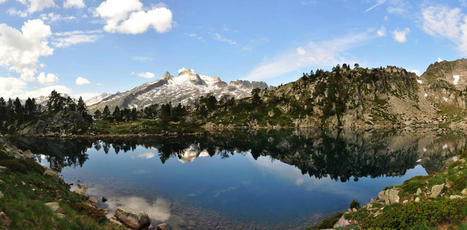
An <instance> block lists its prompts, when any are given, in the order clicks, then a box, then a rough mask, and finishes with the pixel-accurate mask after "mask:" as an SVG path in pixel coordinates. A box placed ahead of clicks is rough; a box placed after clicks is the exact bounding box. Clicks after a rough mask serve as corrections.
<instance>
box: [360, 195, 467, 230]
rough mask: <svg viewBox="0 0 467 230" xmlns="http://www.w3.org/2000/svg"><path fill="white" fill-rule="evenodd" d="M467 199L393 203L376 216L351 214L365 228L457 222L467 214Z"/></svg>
mask: <svg viewBox="0 0 467 230" xmlns="http://www.w3.org/2000/svg"><path fill="white" fill-rule="evenodd" d="M465 207H467V199H466V198H463V199H442V200H433V201H431V202H418V203H415V202H414V203H412V202H411V203H407V204H405V205H401V204H393V205H390V206H386V207H385V209H384V211H383V213H382V214H381V215H378V216H376V217H374V216H373V215H369V214H366V213H362V212H358V213H354V214H351V215H352V217H353V218H354V219H355V220H357V221H358V222H359V223H360V226H361V227H362V228H363V229H368V228H382V229H387V228H388V229H410V228H414V227H416V226H420V225H426V226H437V225H439V224H443V223H453V224H457V223H459V222H460V221H462V220H463V219H464V218H465V216H466V214H467V213H466V210H465Z"/></svg>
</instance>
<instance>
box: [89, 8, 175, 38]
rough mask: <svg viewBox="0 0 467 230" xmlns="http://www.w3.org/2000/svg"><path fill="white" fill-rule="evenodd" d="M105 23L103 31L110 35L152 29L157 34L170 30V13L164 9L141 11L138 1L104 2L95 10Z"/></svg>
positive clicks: (137, 32)
mask: <svg viewBox="0 0 467 230" xmlns="http://www.w3.org/2000/svg"><path fill="white" fill-rule="evenodd" d="M96 15H97V16H100V17H101V18H103V19H104V20H105V22H106V25H105V26H104V30H105V31H107V32H111V33H124V34H140V33H144V32H146V31H147V30H148V29H149V28H151V27H152V28H153V29H154V30H155V31H157V32H159V33H164V32H167V31H169V30H171V29H172V11H170V10H169V9H168V8H166V7H163V6H161V7H158V6H156V7H153V8H152V9H150V10H147V11H146V10H143V4H142V3H141V2H140V1H139V0H106V1H104V2H102V3H101V4H100V5H99V7H97V9H96Z"/></svg>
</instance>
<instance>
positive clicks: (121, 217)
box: [115, 208, 151, 230]
mask: <svg viewBox="0 0 467 230" xmlns="http://www.w3.org/2000/svg"><path fill="white" fill-rule="evenodd" d="M115 218H116V219H117V220H118V221H120V222H121V223H123V224H124V225H125V226H127V227H129V228H131V229H135V230H143V229H148V228H149V226H150V225H151V220H150V219H149V216H148V215H147V214H144V213H138V214H136V213H135V212H133V211H130V210H126V209H123V208H117V210H116V211H115Z"/></svg>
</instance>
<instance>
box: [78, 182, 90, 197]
mask: <svg viewBox="0 0 467 230" xmlns="http://www.w3.org/2000/svg"><path fill="white" fill-rule="evenodd" d="M75 193H77V194H78V195H80V196H82V197H84V198H86V199H87V198H88V197H89V195H88V186H87V185H86V186H79V185H78V188H77V189H76V190H75Z"/></svg>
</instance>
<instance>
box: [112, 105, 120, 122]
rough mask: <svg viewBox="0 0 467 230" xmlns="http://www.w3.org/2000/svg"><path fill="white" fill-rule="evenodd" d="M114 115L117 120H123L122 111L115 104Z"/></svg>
mask: <svg viewBox="0 0 467 230" xmlns="http://www.w3.org/2000/svg"><path fill="white" fill-rule="evenodd" d="M112 117H113V119H114V120H115V121H122V113H121V111H120V108H118V106H115V109H114V112H113V113H112Z"/></svg>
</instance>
